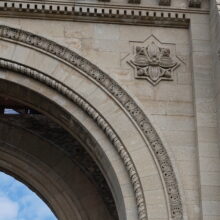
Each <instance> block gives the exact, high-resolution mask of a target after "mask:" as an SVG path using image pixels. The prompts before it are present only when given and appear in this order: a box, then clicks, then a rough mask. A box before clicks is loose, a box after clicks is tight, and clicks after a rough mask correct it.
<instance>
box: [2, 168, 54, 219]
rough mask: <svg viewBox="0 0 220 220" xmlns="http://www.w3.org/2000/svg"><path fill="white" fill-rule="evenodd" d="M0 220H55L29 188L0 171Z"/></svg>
mask: <svg viewBox="0 0 220 220" xmlns="http://www.w3.org/2000/svg"><path fill="white" fill-rule="evenodd" d="M0 220H57V218H56V217H55V216H54V215H53V213H52V212H51V210H50V209H49V208H48V206H47V205H46V204H45V203H44V202H43V201H42V200H41V199H40V198H39V197H38V196H37V195H36V194H35V193H34V192H32V191H31V190H30V189H29V188H27V187H26V186H25V185H24V184H22V183H21V182H19V181H17V180H15V179H14V178H13V177H11V176H8V175H6V174H5V173H2V172H0Z"/></svg>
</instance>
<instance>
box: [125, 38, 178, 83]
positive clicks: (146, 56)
mask: <svg viewBox="0 0 220 220" xmlns="http://www.w3.org/2000/svg"><path fill="white" fill-rule="evenodd" d="M128 63H129V64H130V65H131V66H132V67H133V68H134V71H135V78H136V79H147V80H148V81H149V82H150V83H151V84H152V85H156V84H158V83H159V82H160V81H161V80H168V81H170V80H173V71H174V70H175V69H176V68H177V67H178V66H179V65H180V63H179V62H177V61H176V59H175V58H174V57H173V56H172V55H171V51H170V49H169V48H164V47H159V46H157V45H156V43H155V42H154V41H152V42H151V43H150V44H149V45H148V46H146V47H145V46H144V47H143V46H136V47H135V55H134V57H133V58H132V59H131V60H130V61H128Z"/></svg>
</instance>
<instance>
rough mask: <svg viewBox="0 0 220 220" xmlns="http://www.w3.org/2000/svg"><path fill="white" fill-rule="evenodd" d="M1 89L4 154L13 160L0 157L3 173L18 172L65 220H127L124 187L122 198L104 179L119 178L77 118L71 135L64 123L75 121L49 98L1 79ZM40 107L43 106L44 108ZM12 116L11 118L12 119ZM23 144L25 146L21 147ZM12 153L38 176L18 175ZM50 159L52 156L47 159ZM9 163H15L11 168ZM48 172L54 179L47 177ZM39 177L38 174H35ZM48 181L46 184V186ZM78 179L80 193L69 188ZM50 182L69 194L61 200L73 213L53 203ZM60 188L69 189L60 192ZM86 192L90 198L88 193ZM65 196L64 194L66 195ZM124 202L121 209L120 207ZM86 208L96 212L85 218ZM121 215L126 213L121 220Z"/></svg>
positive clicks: (21, 172)
mask: <svg viewBox="0 0 220 220" xmlns="http://www.w3.org/2000/svg"><path fill="white" fill-rule="evenodd" d="M0 84H1V101H2V102H1V103H4V105H2V106H1V117H0V126H1V130H2V132H0V133H1V135H0V136H1V137H0V140H1V141H0V142H1V144H0V151H1V152H3V154H4V153H6V154H8V155H9V157H8V161H5V159H3V160H1V159H2V158H0V161H1V163H0V168H1V170H5V171H6V172H9V173H15V175H16V176H17V178H18V179H21V180H22V181H23V182H25V183H26V182H27V184H28V185H30V187H31V188H33V189H34V191H35V192H37V193H38V192H39V193H38V194H39V195H41V197H42V198H44V200H45V201H47V204H48V205H49V206H50V207H51V208H52V210H54V213H55V214H56V216H58V219H60V220H63V219H77V220H78V219H82V220H84V219H103V218H104V219H109V220H112V219H118V218H120V219H125V214H124V213H123V209H124V207H123V201H122V200H121V199H120V193H118V192H120V189H119V188H118V189H117V193H116V192H115V191H114V189H113V188H114V186H113V185H112V183H111V180H110V179H109V177H107V176H106V175H103V173H111V174H113V173H114V171H113V170H112V171H111V165H110V163H108V160H106V158H105V159H103V160H105V166H106V167H108V168H109V170H108V171H107V172H105V171H104V170H105V169H106V168H105V167H102V164H101V162H100V161H99V158H98V157H104V154H103V153H102V152H100V151H99V150H98V148H97V149H96V151H97V152H96V155H94V152H93V150H94V149H93V150H92V149H91V145H93V146H92V147H94V148H95V145H97V143H96V141H95V140H94V139H93V138H92V136H91V137H89V132H88V131H87V135H88V136H87V138H85V132H86V128H83V127H82V125H80V123H79V122H77V120H75V119H74V118H72V117H71V120H72V128H71V129H72V132H71V133H70V130H71V129H70V128H68V129H67V127H68V126H66V125H65V123H63V122H67V120H66V119H70V116H69V115H68V113H67V112H65V111H64V109H62V108H61V107H59V106H56V105H55V103H52V102H51V101H50V100H46V98H45V97H43V96H41V95H39V94H36V93H35V92H33V91H31V90H30V89H27V88H21V86H20V85H16V84H13V83H11V82H8V81H5V80H1V82H0ZM12 87H13V89H12ZM18 90H19V92H18ZM24 94H25V95H24ZM33 97H35V98H33ZM39 103H41V104H40V105H39ZM43 103H44V104H43ZM6 110H7V111H6ZM8 111H9V112H10V114H7V113H8ZM60 115H62V116H63V117H61V118H64V121H63V122H62V121H59V119H60V117H59V116H60ZM73 120H74V123H73ZM27 133H28V134H27ZM19 134H20V137H19ZM82 134H83V135H82ZM13 135H15V136H17V137H16V138H13V140H12V141H11V140H10V139H11V137H12V136H13ZM80 136H81V137H80ZM24 137H26V138H24ZM34 139H40V140H41V141H43V143H42V146H43V147H41V148H42V149H40V148H39V145H38V146H33V145H32V143H33V140H34ZM12 142H13V143H12ZM17 143H18V145H21V146H17ZM22 143H23V145H22ZM88 145H90V147H88ZM9 146H10V147H9ZM46 146H47V148H46ZM96 147H97V146H96ZM52 148H53V149H52ZM45 149H46V150H45ZM54 149H56V150H55V151H56V152H59V154H60V155H58V153H57V154H56V153H54V155H53V153H52V152H53V150H54ZM12 154H13V155H14V157H16V159H18V160H21V161H20V162H17V163H24V166H26V167H29V166H30V168H28V169H29V170H31V169H33V170H32V171H33V173H34V175H33V176H31V175H32V174H31V173H32V172H29V175H26V174H27V173H26V174H24V172H27V170H17V165H16V163H15V164H14V165H12V164H10V162H9V161H11V160H12V159H11V158H10V157H11V156H12ZM46 154H47V155H49V156H46ZM61 155H62V156H61ZM52 157H55V160H54V161H52ZM5 158H7V157H5ZM27 158H31V160H30V159H28V162H27V161H26V160H27ZM47 160H48V161H47ZM65 161H67V162H65ZM33 162H34V163H33ZM39 162H40V163H42V167H41V166H40V165H39ZM6 163H9V164H8V165H6V166H5V164H6ZM25 164H26V165H25ZM36 164H37V166H38V167H37V168H36V167H35V166H36ZM39 167H40V171H39V170H38V171H37V170H34V169H35V168H36V169H39ZM42 169H44V174H45V175H44V177H42V176H41V177H40V178H39V179H40V180H39V179H36V178H38V175H40V174H39V172H42ZM65 169H66V170H65ZM48 171H49V174H50V175H49V177H46V176H47V175H48ZM35 172H36V173H37V174H35ZM74 172H75V175H76V176H77V178H76V176H75V177H74V175H72V176H70V173H72V174H73V173H74ZM45 177H46V178H45ZM111 177H112V179H114V178H115V177H114V174H113V175H111ZM47 178H48V179H47ZM78 178H79V179H78ZM42 179H44V180H43V181H42ZM73 179H75V180H76V179H78V181H75V182H74V185H75V188H74V187H73V188H74V189H72V188H71V187H69V185H71V183H73V182H72V181H73ZM83 180H84V181H85V182H86V184H85V182H83ZM115 180H116V178H115ZM115 180H114V184H117V180H116V181H115ZM45 181H46V182H48V181H52V182H53V183H54V182H56V181H57V182H56V184H55V186H54V188H55V189H52V190H51V191H64V190H65V191H67V192H65V193H68V194H69V195H68V196H66V194H65V195H61V196H60V195H59V197H61V201H62V199H63V200H65V202H64V204H67V203H71V204H70V205H69V209H68V208H66V207H64V206H63V207H59V208H58V206H59V205H61V203H62V202H58V203H59V204H58V203H57V201H56V200H57V198H50V196H51V194H53V192H46V191H48V188H47V186H46V188H44V186H45V185H44V183H43V182H45ZM37 182H38V183H37ZM40 185H41V186H40ZM42 185H43V186H42ZM60 185H63V186H62V187H64V186H65V187H66V188H65V189H64V188H62V189H60ZM77 185H78V187H77ZM79 186H80V187H79ZM49 187H50V186H49ZM38 188H40V189H38ZM42 188H44V189H42ZM86 188H87V189H86ZM41 191H43V193H41ZM49 191H50V190H49ZM84 191H85V193H83V192H84ZM76 192H78V195H76ZM56 194H57V192H56ZM61 194H63V192H61ZM81 194H84V195H83V196H82V197H84V198H83V199H79V198H81ZM52 197H53V195H52ZM62 197H63V198H62ZM64 197H65V198H64ZM66 197H68V198H66ZM72 197H74V198H72ZM89 197H90V198H89ZM48 198H49V199H48ZM121 198H122V197H121ZM79 200H80V201H79ZM84 200H87V201H84ZM72 201H74V208H73V210H74V211H73V212H75V213H74V216H75V217H74V218H73V212H71V213H70V214H66V213H65V212H68V210H70V209H72ZM56 203H57V204H56ZM75 203H76V204H75ZM119 203H120V205H118V204H119ZM95 206H97V208H95ZM119 206H120V207H119ZM85 207H87V210H88V209H89V210H91V211H87V213H86V214H85V213H83V212H85V209H84V208H85ZM88 207H90V208H88ZM60 209H63V210H60ZM118 210H119V212H120V213H121V214H120V215H119V216H118ZM123 215H124V217H123Z"/></svg>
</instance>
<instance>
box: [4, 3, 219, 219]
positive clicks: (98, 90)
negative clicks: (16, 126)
mask: <svg viewBox="0 0 220 220" xmlns="http://www.w3.org/2000/svg"><path fill="white" fill-rule="evenodd" d="M86 2H87V1H78V2H77V3H82V4H84V3H85V4H86ZM88 2H89V3H97V2H98V1H88ZM103 2H105V3H103ZM134 2H136V1H134ZM139 2H140V4H138V6H137V7H140V8H141V7H145V8H144V12H145V13H146V12H148V10H149V14H148V15H147V16H149V17H151V19H152V20H154V21H155V22H154V23H151V24H150V25H146V23H145V25H144V26H142V25H140V23H139V25H135V24H134V23H131V24H130V23H129V22H128V20H126V19H127V17H126V16H127V15H126V13H127V12H125V11H126V10H125V11H123V10H122V9H121V8H120V10H119V11H118V12H117V11H115V12H114V13H116V14H117V13H118V15H117V16H118V17H120V16H121V17H120V19H121V20H120V21H117V22H118V23H120V22H121V23H120V24H118V23H117V22H116V20H117V19H118V18H117V16H116V17H114V18H112V20H111V18H109V17H108V18H106V20H102V21H101V22H100V23H99V22H97V21H94V20H93V22H90V21H89V19H87V20H84V22H78V21H77V20H76V18H74V19H75V20H74V21H67V20H65V21H62V20H59V21H58V20H57V21H56V20H43V19H30V17H27V19H23V18H16V19H14V18H10V16H9V15H7V16H8V17H7V18H6V17H3V16H2V17H1V25H6V26H10V27H14V28H18V29H22V30H24V31H28V32H31V33H34V34H37V35H40V36H42V37H45V38H47V39H49V40H53V41H54V42H56V43H58V44H60V45H62V46H65V47H66V48H68V49H70V50H72V51H74V52H76V53H77V54H79V55H80V56H82V57H83V58H86V59H87V60H89V61H91V63H92V64H94V65H96V66H98V67H99V68H100V69H101V70H102V71H103V72H104V73H106V75H107V76H109V77H110V78H109V79H114V80H115V81H116V82H117V83H118V85H120V86H121V87H122V88H123V89H125V91H127V92H128V94H129V95H130V96H131V97H132V100H134V101H135V102H136V103H137V104H138V105H139V106H140V109H142V110H143V112H144V113H145V115H147V116H148V118H149V120H150V121H151V124H152V125H153V127H154V128H155V130H156V132H157V133H158V135H159V137H160V138H161V143H162V144H163V147H164V148H163V149H165V150H166V151H167V154H166V156H164V157H167V158H169V159H170V160H167V161H168V162H167V161H166V163H169V162H170V163H171V164H172V166H167V164H162V165H161V164H160V163H161V161H160V159H161V158H162V159H163V157H161V158H159V159H158V158H157V154H159V153H161V152H160V150H161V149H160V150H158V151H157V150H155V151H154V150H153V149H154V148H153V147H155V148H157V147H158V146H159V145H157V144H158V142H159V144H160V140H158V139H156V140H154V138H155V136H154V135H155V133H154V132H155V131H154V130H153V128H151V127H150V128H149V127H147V128H146V134H144V133H143V131H142V130H141V129H142V128H141V123H140V122H141V120H142V119H140V122H137V121H135V119H137V117H136V115H139V113H140V112H139V111H140V109H139V108H138V110H137V108H136V104H134V103H133V102H131V103H129V104H130V105H129V108H131V109H129V108H128V107H127V106H126V105H123V103H122V101H120V97H121V94H123V92H124V90H121V89H119V88H118V87H117V84H111V83H112V82H111V80H110V82H109V81H105V83H106V84H104V83H103V84H101V83H102V77H105V76H104V75H102V72H101V73H100V72H99V71H98V70H97V69H96V67H94V69H95V71H94V69H89V70H90V71H88V72H89V73H90V74H87V73H86V72H85V71H84V72H83V71H82V68H85V66H86V65H85V66H83V62H85V63H86V61H85V60H84V59H83V61H82V60H80V59H79V60H78V62H81V61H82V63H80V64H78V63H77V61H74V62H75V63H74V62H72V63H71V62H69V60H68V59H66V60H64V59H62V56H60V54H62V52H63V51H61V52H60V54H58V55H57V54H55V53H54V54H52V53H50V52H48V51H46V50H43V49H42V48H40V47H42V45H40V43H39V45H40V46H39V48H38V47H37V46H36V42H35V43H33V42H32V41H31V40H30V42H23V44H25V46H23V45H21V44H20V42H19V41H17V42H16V41H15V42H13V41H14V39H11V38H12V37H10V36H7V37H5V38H4V35H3V34H2V35H1V36H3V38H4V40H0V51H1V54H0V59H2V58H4V59H3V60H4V62H5V59H8V60H11V61H13V62H18V63H21V64H23V66H22V65H21V66H20V67H17V70H18V72H19V71H20V73H27V70H25V71H26V72H25V71H23V72H22V68H24V66H29V67H30V68H32V69H36V70H38V71H40V72H42V74H43V73H44V76H41V78H40V77H38V78H39V79H40V80H41V82H43V81H44V79H46V84H44V86H42V87H40V88H39V85H40V82H35V81H34V77H35V79H36V78H37V77H36V76H33V78H32V79H30V78H25V76H24V75H23V76H17V75H18V74H15V73H11V72H7V71H6V72H4V71H1V73H0V78H1V79H2V80H3V79H7V80H8V81H12V82H17V83H18V84H20V85H22V86H27V87H29V88H30V89H32V90H34V91H35V92H37V91H38V90H39V91H38V92H39V93H40V94H44V95H45V97H47V98H48V99H50V100H52V101H53V102H56V103H57V104H58V105H60V106H62V107H63V108H64V109H65V110H66V111H68V112H69V113H70V114H72V115H74V116H75V117H76V118H77V119H78V120H79V121H80V123H81V124H82V125H83V126H85V128H86V129H88V130H91V129H92V130H91V133H92V135H93V136H94V137H97V138H98V137H99V140H98V142H99V143H100V146H101V147H102V149H103V152H105V153H106V155H107V157H108V158H109V160H110V162H111V163H112V164H113V167H114V172H115V175H116V176H117V178H118V182H119V185H120V186H121V187H122V189H117V190H122V194H123V195H124V197H123V198H124V202H125V204H124V205H125V210H126V211H127V212H126V214H127V215H128V217H127V219H128V220H136V219H138V217H137V210H136V208H137V207H139V206H138V202H139V200H138V199H137V198H139V197H138V195H139V196H140V194H139V192H138V193H137V192H136V191H135V189H136V188H135V187H136V186H137V187H139V188H138V189H142V190H143V191H140V192H142V193H143V195H142V194H141V196H143V198H144V199H145V200H146V201H144V199H143V200H141V205H143V204H145V203H144V202H146V208H147V209H146V210H147V217H148V219H149V220H151V219H160V220H163V219H164V220H165V219H169V218H171V216H172V215H173V216H175V217H174V220H183V219H189V220H200V219H203V220H206V219H207V220H210V219H216V220H217V219H219V218H220V212H219V207H220V150H219V149H220V146H219V134H220V129H219V126H220V124H219V122H220V112H219V108H218V106H219V101H220V87H219V85H220V82H219V80H220V79H219V69H220V56H219V54H220V44H219V42H220V33H219V30H220V23H219V22H220V17H219V9H218V5H216V1H214V0H213V1H211V9H210V14H208V10H209V6H208V1H202V2H201V5H200V4H193V1H190V2H191V3H192V4H190V6H191V7H197V9H195V8H189V7H188V6H189V1H188V0H184V1H183V0H172V1H155V0H149V1H148V0H142V1H137V2H136V3H139ZM164 2H168V4H166V3H164ZM194 2H200V1H194ZM130 3H131V2H130ZM130 3H128V1H127V0H120V1H116V0H111V1H110V2H107V1H99V4H103V7H113V6H111V4H114V5H117V6H114V8H112V10H113V9H114V10H115V9H116V10H117V7H119V5H120V7H122V6H123V5H126V7H134V8H135V7H136V5H135V4H130ZM217 3H218V2H217ZM218 4H219V3H218ZM159 5H161V6H159ZM198 6H199V7H198ZM88 7H90V5H89V6H88ZM123 7H124V6H123ZM152 8H153V9H152ZM83 10H84V9H83ZM105 10H106V9H105ZM134 10H136V11H135V12H134V14H133V15H131V16H134V18H133V22H134V21H138V22H141V20H142V17H141V16H142V14H141V13H142V12H141V13H140V14H138V13H139V12H138V10H139V8H135V9H134ZM4 13H7V10H5V12H4ZM4 13H3V12H2V15H5V14H4ZM25 13H26V12H24V15H25ZM120 13H121V14H120ZM129 13H130V12H129ZM135 13H137V14H135ZM87 14H89V13H87ZM101 14H102V11H101V12H100V15H98V16H97V19H99V17H100V19H105V16H103V14H102V15H101ZM0 15H1V12H0ZM26 15H27V14H26ZM27 16H29V15H27ZM45 16H46V15H45ZM80 16H82V17H80ZM83 16H85V17H86V16H87V15H86V12H85V14H84V15H79V17H78V18H79V19H82V18H83ZM123 16H124V17H123ZM135 16H136V17H135ZM42 18H43V17H42ZM153 18H154V19H153ZM171 18H172V19H171ZM114 19H115V20H114ZM129 19H130V18H129ZM135 19H137V20H135ZM175 19H176V22H177V23H175V25H176V26H174V23H172V22H173V21H174V20H175ZM178 19H179V20H178ZM184 19H187V21H186V20H185V21H186V22H185V23H184V25H185V26H184V28H183V27H182V28H176V27H177V25H178V22H179V23H180V20H184ZM122 20H123V21H122ZM143 20H144V19H143ZM81 21H82V20H81ZM171 21H172V22H171ZM189 21H190V22H189ZM123 22H128V24H125V23H123ZM169 22H170V23H169ZM153 24H154V25H153ZM165 24H168V25H165ZM2 29H3V28H2ZM5 40H9V42H8V41H5ZM31 43H33V45H31ZM38 49H40V50H38ZM137 56H138V57H137ZM2 62H3V61H2ZM1 64H2V63H1ZM129 64H130V65H129ZM10 65H11V66H12V64H11V63H10V62H9V64H8V67H7V68H8V69H10V67H11V66H10ZM13 65H15V64H13ZM132 65H133V68H132ZM81 66H82V68H81ZM1 67H2V68H4V65H3V64H2V66H1ZM19 68H20V69H19ZM80 68H81V69H80ZM86 68H90V66H89V65H88V66H86ZM14 69H16V68H14ZM10 70H13V68H11V69H10ZM140 70H141V71H142V72H143V71H144V74H143V73H141V71H140ZM92 71H94V74H93V72H92ZM138 71H139V73H140V75H138ZM96 74H100V78H98V77H97V78H95V77H96ZM169 74H171V75H169ZM46 76H47V77H49V78H50V80H48V78H46ZM52 79H55V80H56V82H57V83H58V82H59V83H61V84H59V83H58V84H53V81H51V80H52ZM160 79H163V80H161V81H160ZM47 80H48V81H47ZM50 83H51V85H52V86H51V88H52V89H51V88H48V86H49V85H50ZM108 83H109V84H108ZM109 85H111V86H112V88H109V87H108V86H109ZM0 86H1V84H0ZM62 86H64V87H62ZM114 86H115V87H116V89H115V87H114ZM61 87H62V89H61ZM121 87H120V88H121ZM68 88H70V89H72V90H73V91H76V92H77V93H78V94H79V95H80V97H81V98H82V99H83V100H85V101H86V102H87V103H86V104H84V111H85V112H84V113H82V111H80V110H79V109H78V108H79V107H76V106H75V105H76V103H74V104H73V103H71V99H70V100H68V101H67V100H66V98H64V97H70V95H69V96H68V94H70V91H69V90H68ZM114 89H115V90H114ZM61 91H62V92H61ZM67 91H68V92H67ZM118 97H119V98H118ZM126 97H127V96H126ZM29 98H30V97H29ZM80 103H83V101H82V100H81V101H78V105H79V106H80V105H81V104H80ZM90 105H91V106H93V108H94V109H95V110H96V111H97V112H96V113H94V112H95V111H94V112H93V111H90V112H89V113H88V111H87V109H89V108H90ZM88 106H89V107H88ZM133 106H135V107H134V109H132V108H133ZM80 107H81V106H80ZM45 109H46V107H45ZM91 112H92V113H91ZM86 113H88V114H90V116H91V115H92V117H93V119H94V120H96V118H97V117H98V115H99V116H100V117H103V118H102V119H103V120H104V122H106V124H107V125H106V124H105V123H104V122H103V121H101V120H100V122H98V123H99V124H98V126H97V125H94V122H92V120H93V119H91V118H90V117H89V116H88V115H87V116H86ZM133 115H134V117H133ZM140 115H141V113H140ZM135 117H136V118H135ZM108 123H109V124H108ZM138 123H139V124H138ZM139 125H140V126H139ZM105 126H106V127H105ZM138 126H139V127H138ZM143 126H145V124H144V125H143V124H142V127H143ZM146 126H148V125H146ZM111 129H112V130H111ZM103 131H104V132H106V133H107V137H106V136H103V135H100V133H101V132H103ZM114 132H115V133H114ZM151 132H152V133H151ZM113 133H114V134H117V135H118V136H117V135H116V136H117V137H118V139H117V138H114V140H111V141H112V143H110V142H109V140H108V138H110V139H111V137H112V136H111V135H112V134H113ZM147 135H148V136H147ZM114 137H115V136H114ZM146 137H150V138H152V139H151V140H150V139H147V138H146ZM116 140H117V141H116ZM120 141H121V142H120ZM118 142H120V143H122V144H123V147H124V148H123V149H125V150H126V151H125V152H124V151H123V152H124V153H121V151H120V149H121V148H120V149H119V148H117V146H118V145H117V143H118ZM113 146H116V149H118V151H119V152H117V151H115V150H114V149H113ZM152 146H153V147H152ZM126 152H127V153H128V154H129V155H128V156H127V155H126ZM162 153H163V152H162ZM123 154H124V155H125V156H124V155H123ZM121 158H124V161H122V160H121ZM128 158H129V160H128V161H129V162H130V161H132V166H133V165H134V166H135V169H136V170H134V173H135V175H136V174H137V176H138V177H139V178H140V179H135V178H136V177H137V176H135V178H133V177H132V175H133V173H132V172H133V170H130V173H129V172H127V171H126V169H125V167H126V166H127V165H126V164H127V163H128V162H127V159H128ZM162 159H161V160H162ZM99 165H100V164H99ZM130 165H131V164H130ZM130 165H129V166H130ZM129 166H128V167H127V168H128V170H129ZM163 167H169V169H173V170H166V172H167V173H166V174H167V175H168V177H166V176H163V172H162V170H161V169H162V168H163ZM61 168H62V166H61V167H60V169H61ZM104 168H105V169H104V171H106V170H107V168H106V167H104ZM101 169H102V165H101ZM167 169H168V168H167ZM174 174H175V175H174ZM129 175H130V176H129ZM169 175H171V176H172V178H173V179H172V180H176V182H175V183H173V182H172V183H171V184H176V183H177V188H175V190H177V189H178V190H179V191H180V198H179V200H178V201H180V202H181V205H180V203H178V207H177V211H176V210H175V205H173V204H175V202H173V203H172V199H175V198H169V199H170V200H169V199H168V195H170V194H169V193H170V192H167V191H169V189H171V191H172V189H173V188H172V186H171V188H169V186H170V185H169V179H168V180H167V179H166V178H169ZM128 176H129V177H128ZM104 177H107V178H110V177H109V174H108V175H106V176H105V175H104ZM129 181H133V182H132V184H133V185H134V184H136V185H135V186H133V185H132V184H131V182H129ZM138 181H140V182H138ZM110 182H111V181H110ZM137 182H138V184H137ZM140 184H141V186H140ZM166 184H167V185H166ZM116 185H117V184H116V182H115V183H113V186H110V189H112V188H113V189H115V188H114V187H115V186H116ZM111 187H112V188H111ZM132 187H133V188H132ZM132 190H133V191H132ZM134 193H136V199H137V200H136V201H135V199H134V198H133V197H134ZM171 193H173V192H171ZM174 193H176V194H175V195H179V194H178V193H179V192H176V191H175V192H174ZM141 196H140V197H141ZM141 198H142V197H141ZM119 203H120V202H119V201H117V202H116V205H118V204H119ZM121 206H123V204H121ZM135 207H136V208H135ZM182 208H183V212H182ZM122 209H123V207H120V208H119V210H122ZM143 210H145V209H144V208H143V207H140V208H139V209H138V211H140V213H141V214H142V211H143ZM174 210H175V211H176V212H180V213H181V214H180V217H178V215H177V214H176V213H175V211H174ZM172 211H174V214H173V213H170V212H172ZM144 213H145V211H144ZM120 214H121V215H120ZM120 214H119V216H123V214H122V212H121V213H120ZM141 214H140V215H139V220H145V219H146V218H145V217H146V216H144V217H140V216H141ZM182 215H183V216H182ZM61 220H63V219H61Z"/></svg>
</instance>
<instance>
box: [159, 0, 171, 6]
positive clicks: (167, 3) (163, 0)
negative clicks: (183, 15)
mask: <svg viewBox="0 0 220 220" xmlns="http://www.w3.org/2000/svg"><path fill="white" fill-rule="evenodd" d="M170 4H171V0H160V2H159V5H165V6H170Z"/></svg>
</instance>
